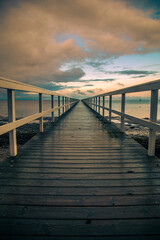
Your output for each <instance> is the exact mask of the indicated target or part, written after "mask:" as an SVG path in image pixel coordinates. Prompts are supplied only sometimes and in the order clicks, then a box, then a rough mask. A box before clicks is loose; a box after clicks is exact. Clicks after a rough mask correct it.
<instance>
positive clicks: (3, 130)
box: [0, 101, 76, 135]
mask: <svg viewBox="0 0 160 240" xmlns="http://www.w3.org/2000/svg"><path fill="white" fill-rule="evenodd" d="M74 103H76V101H75V102H72V104H74ZM69 105H70V104H65V105H62V106H60V107H55V108H52V109H48V110H46V111H43V112H41V113H36V114H33V115H30V116H28V117H24V118H21V119H18V120H17V121H15V122H11V123H7V124H4V125H2V126H0V135H2V134H4V133H6V132H9V131H11V130H13V129H16V128H18V127H21V126H23V125H25V124H27V123H29V122H32V121H34V120H36V119H38V118H40V117H42V116H45V115H47V114H49V113H51V112H54V111H56V110H58V109H62V108H64V107H66V106H69Z"/></svg>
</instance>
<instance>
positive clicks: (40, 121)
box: [39, 93, 43, 132]
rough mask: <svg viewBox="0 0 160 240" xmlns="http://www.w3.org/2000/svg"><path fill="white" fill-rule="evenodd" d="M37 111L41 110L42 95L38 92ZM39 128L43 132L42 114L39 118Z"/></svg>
mask: <svg viewBox="0 0 160 240" xmlns="http://www.w3.org/2000/svg"><path fill="white" fill-rule="evenodd" d="M39 112H43V95H42V93H39ZM39 130H40V132H43V116H42V117H40V118H39Z"/></svg>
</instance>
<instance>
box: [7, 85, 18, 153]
mask: <svg viewBox="0 0 160 240" xmlns="http://www.w3.org/2000/svg"><path fill="white" fill-rule="evenodd" d="M15 120H16V111H15V91H14V90H12V89H8V121H9V122H15ZM9 143H10V155H11V156H16V155H17V139H16V129H13V130H12V131H10V132H9Z"/></svg>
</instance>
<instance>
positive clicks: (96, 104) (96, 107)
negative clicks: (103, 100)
mask: <svg viewBox="0 0 160 240" xmlns="http://www.w3.org/2000/svg"><path fill="white" fill-rule="evenodd" d="M97 102H98V101H97V97H96V112H97V109H98V106H97Z"/></svg>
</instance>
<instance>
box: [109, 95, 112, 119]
mask: <svg viewBox="0 0 160 240" xmlns="http://www.w3.org/2000/svg"><path fill="white" fill-rule="evenodd" d="M111 109H112V95H109V110H111ZM111 119H112V113H111V111H109V122H111Z"/></svg>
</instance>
